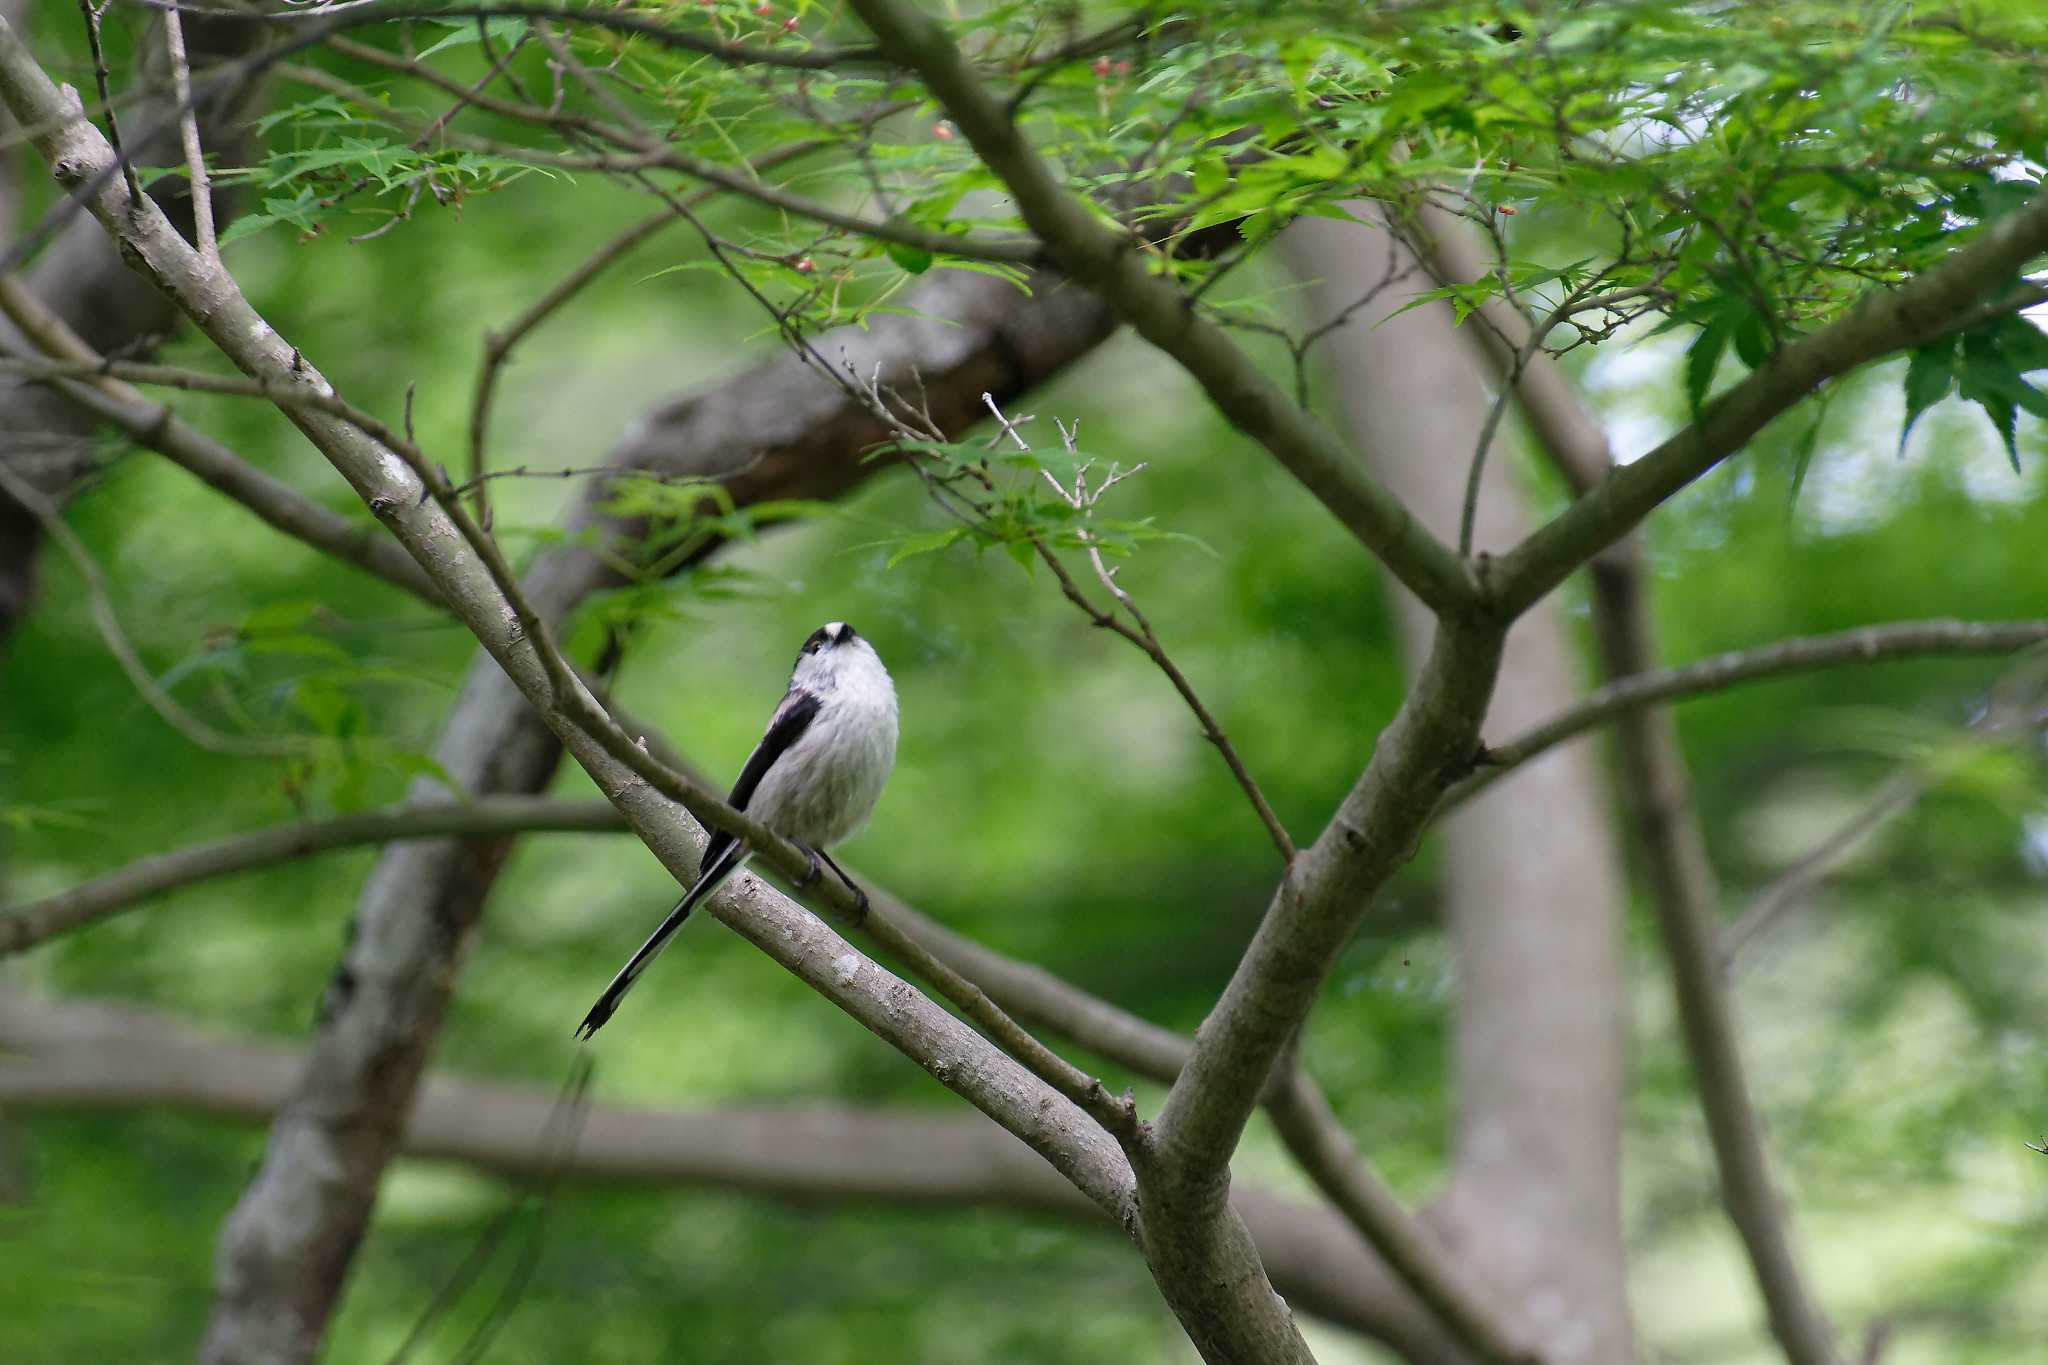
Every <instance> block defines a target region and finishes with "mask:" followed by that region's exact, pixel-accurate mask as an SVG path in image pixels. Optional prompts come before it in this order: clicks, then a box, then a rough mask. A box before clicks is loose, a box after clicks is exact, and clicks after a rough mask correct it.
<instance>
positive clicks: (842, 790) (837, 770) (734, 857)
mask: <svg viewBox="0 0 2048 1365" xmlns="http://www.w3.org/2000/svg"><path fill="white" fill-rule="evenodd" d="M895 762H896V686H895V684H894V683H892V682H890V681H889V670H888V669H886V668H884V667H882V659H881V656H880V655H878V654H876V653H875V647H874V646H873V645H871V644H869V643H868V642H867V641H866V640H864V639H862V638H861V637H860V636H859V635H856V634H855V633H854V629H853V627H852V626H849V625H847V624H846V623H845V622H843V621H833V622H831V623H830V624H828V625H824V626H820V627H819V628H818V629H817V630H814V631H812V632H811V638H810V639H808V640H806V641H804V648H803V652H802V653H801V654H799V655H797V656H796V668H795V670H794V671H793V672H792V673H791V674H790V676H789V692H788V694H787V695H785V696H784V697H783V699H782V704H781V705H780V706H778V707H776V708H775V714H774V715H772V716H770V717H769V718H768V729H767V731H766V733H764V734H763V735H762V736H761V742H760V743H759V744H756V745H755V746H754V752H753V753H752V754H751V755H750V756H749V757H748V759H747V766H746V767H744V768H742V769H741V770H740V776H739V781H737V782H735V783H733V784H732V795H730V796H728V797H727V798H726V801H727V802H728V803H729V804H730V805H732V806H733V807H734V808H735V809H737V810H743V811H745V812H747V813H748V814H749V815H751V816H753V817H754V818H755V819H756V820H759V821H760V822H761V823H762V824H764V825H766V826H768V828H770V829H772V830H774V831H775V832H776V833H777V834H780V835H782V836H783V837H784V838H785V839H789V840H791V841H792V842H794V843H796V844H798V845H800V846H801V847H802V848H803V850H804V852H805V853H807V854H808V855H810V860H811V866H810V871H809V873H808V874H807V875H806V876H805V878H804V880H803V883H802V884H803V885H805V886H808V885H810V884H811V883H812V882H813V881H815V880H817V877H818V860H819V859H820V858H823V859H824V860H825V863H826V865H827V866H829V867H830V868H831V869H832V870H833V871H834V872H836V873H838V874H839V880H841V881H843V882H845V883H846V885H847V888H848V889H849V890H851V891H852V892H853V893H854V895H855V896H857V897H859V899H860V904H861V907H862V908H863V909H865V908H866V906H867V895H866V893H864V892H863V891H862V890H861V889H860V888H859V887H857V886H855V885H854V884H853V879H852V878H851V877H848V876H847V875H846V873H845V872H844V871H843V870H842V869H841V868H840V866H839V864H838V863H835V862H833V861H832V856H831V855H830V854H829V853H827V852H825V849H826V847H827V846H828V845H831V844H836V843H840V842H842V841H843V840H846V839H849V838H851V837H852V836H853V835H854V834H855V833H857V832H858V831H859V830H860V827H861V826H862V825H865V824H866V823H867V821H868V814H869V813H870V812H871V811H873V810H874V808H875V800H876V798H878V797H879V796H881V794H882V784H883V783H884V782H887V781H888V780H889V769H890V768H891V767H893V766H894V765H895ZM752 856H753V850H752V849H750V848H748V847H747V846H746V844H744V843H742V842H740V841H738V840H735V839H734V838H733V836H732V835H730V834H727V833H724V832H723V831H716V832H714V833H713V834H712V836H711V842H710V843H709V844H707V845H705V847H704V861H703V863H702V864H701V865H700V866H699V867H698V869H697V880H696V882H695V883H693V884H692V885H691V887H690V889H689V890H688V891H686V892H684V893H683V898H682V899H681V900H679V901H677V902H676V906H675V909H673V910H671V911H669V912H668V918H667V919H665V920H663V921H662V922H661V927H660V928H659V929H656V930H655V931H654V936H653V937H652V938H650V939H648V940H647V942H645V943H643V944H641V945H640V951H639V952H637V953H635V954H633V960H632V961H630V962H628V963H627V964H626V965H625V966H624V967H622V968H620V970H619V974H618V975H617V976H615V977H613V978H612V984H611V985H609V986H607V987H605V992H604V994H603V995H601V996H599V997H598V1001H597V1003H596V1004H595V1005H592V1006H591V1007H590V1013H589V1014H587V1015H585V1016H584V1017H583V1023H582V1024H581V1025H579V1026H578V1028H577V1030H576V1036H577V1037H579V1038H588V1037H590V1036H591V1035H592V1034H594V1033H596V1032H597V1031H598V1030H599V1029H601V1028H603V1027H604V1024H605V1021H606V1020H607V1019H610V1018H611V1017H612V1012H613V1011H614V1010H616V1009H618V1007H619V1001H620V1000H622V999H624V998H625V995H626V992H627V991H629V990H631V989H633V983H634V982H635V981H636V980H638V979H639V976H640V973H642V972H644V971H646V970H647V964H648V963H650V962H652V961H654V959H655V956H656V955H657V954H659V953H660V952H661V950H662V949H663V948H666V947H667V946H668V943H669V940H670V939H672V938H674V937H675V933H676V930H678V929H680V928H682V925H683V920H684V919H685V918H686V917H687V916H688V915H689V913H690V911H691V910H692V909H694V908H695V907H696V904H697V902H698V901H701V900H703V899H704V898H705V897H706V896H708V895H710V894H711V893H712V892H713V891H716V890H717V889H718V887H719V886H720V884H721V883H723V882H724V881H725V879H726V878H727V877H730V876H731V875H732V874H733V873H735V872H737V871H739V870H740V868H741V867H742V866H744V865H745V864H746V861H747V859H748V858H750V857H752Z"/></svg>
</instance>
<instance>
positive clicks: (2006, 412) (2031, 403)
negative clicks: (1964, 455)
mask: <svg viewBox="0 0 2048 1365" xmlns="http://www.w3.org/2000/svg"><path fill="white" fill-rule="evenodd" d="M1956 387H1957V389H1958V391H1959V392H1960V393H1961V394H1962V396H1963V397H1964V398H1967V399H1969V400H1970V401H1971V402H1973V403H1975V404H1977V405H1978V406H1979V407H1981V408H1983V409H1984V414H1985V416H1987V417H1989V418H1990V419H1991V425H1992V426H1994V427H1996V428H1997V429H1998V435H1999V439H2000V440H2002V441H2004V442H2005V458H2006V459H2007V460H2008V461H2009V462H2010V463H2011V464H2012V472H2013V473H2015V474H2017V473H2019V472H2020V451H2019V443H2018V440H2017V430H2018V426H2019V410H2020V409H2021V408H2025V409H2026V410H2027V411H2028V412H2031V413H2033V414H2034V415H2035V416H2036V417H2048V393H2042V392H2041V391H2040V390H2039V389H2037V388H2035V387H2034V386H2033V385H2031V384H2029V383H2028V382H2027V381H2026V380H2024V379H2022V378H2020V373H2019V371H2018V370H2017V369H2016V368H2015V365H2014V362H2013V360H2012V358H2011V357H2009V356H2008V355H2006V353H2005V352H2004V350H2003V349H2001V348H2000V346H1999V338H1998V334H1997V330H1996V329H1995V328H1982V329H1979V330H1977V331H1973V332H1968V333H1965V334H1964V336H1963V359H1962V368H1961V369H1960V371H1959V372H1958V375H1957V385H1956Z"/></svg>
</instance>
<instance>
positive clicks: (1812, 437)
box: [1785, 398, 1828, 520]
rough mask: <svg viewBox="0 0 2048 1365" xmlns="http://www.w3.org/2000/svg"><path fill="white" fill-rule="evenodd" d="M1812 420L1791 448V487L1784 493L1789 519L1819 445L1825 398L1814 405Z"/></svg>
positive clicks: (1826, 405) (1825, 407)
mask: <svg viewBox="0 0 2048 1365" xmlns="http://www.w3.org/2000/svg"><path fill="white" fill-rule="evenodd" d="M1816 406H1817V410H1816V411H1815V412H1814V414H1813V422H1812V424H1811V425H1810V426H1808V427H1807V428H1806V431H1805V434H1803V435H1802V436H1800V438H1799V444H1798V445H1796V446H1794V447H1793V448H1792V487H1791V488H1790V489H1789V490H1787V492H1786V494H1785V516H1786V518H1787V519H1788V520H1789V519H1790V518H1791V516H1792V512H1793V510H1794V509H1795V508H1797V507H1798V506H1799V490H1800V489H1802V488H1804V487H1806V471H1807V470H1808V469H1810V468H1812V466H1813V452H1814V451H1815V450H1817V449H1818V448H1819V447H1820V427H1821V423H1823V422H1825V421H1827V419H1828V404H1827V399H1826V398H1822V399H1821V401H1820V402H1819V404H1817V405H1816Z"/></svg>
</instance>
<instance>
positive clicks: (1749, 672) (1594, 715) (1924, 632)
mask: <svg viewBox="0 0 2048 1365" xmlns="http://www.w3.org/2000/svg"><path fill="white" fill-rule="evenodd" d="M2044 641H2048V620H2038V621H1955V620H1932V621H1892V622H1887V623H1886V624H1884V625H1877V626H1859V627H1857V628H1856V629H1854V630H1844V631H1838V632H1836V633H1834V634H1831V635H1811V636H1804V637H1800V638H1798V639H1792V640H1779V641H1777V642H1776V643H1774V644H1768V645H1763V646H1761V647H1759V648H1757V649H1745V650H1732V651H1730V652H1728V653H1726V654H1716V655H1714V656H1712V657H1711V658H1706V659H1701V660H1699V661H1698V662H1697V663H1691V664H1686V665H1683V666H1682V667H1679V668H1670V669H1664V670H1662V671H1660V672H1656V673H1638V674H1635V675H1633V676H1630V677H1624V678H1618V679H1616V680H1615V681H1613V682H1611V683H1608V684H1607V685H1606V686H1605V687H1602V688H1600V689H1599V690H1598V691H1596V692H1594V693H1593V694H1592V695H1591V696H1589V697H1587V698H1586V699H1585V700H1584V701H1582V702H1580V703H1579V704H1578V705H1577V706H1574V707H1572V708H1571V709H1570V710H1569V711H1566V712H1565V713H1564V714H1563V715H1561V716H1558V717H1556V718H1555V719H1553V720H1548V721H1545V722H1544V723H1543V724H1541V725H1538V726H1536V727H1535V728H1534V729H1532V730H1530V731H1528V732H1527V733H1525V734H1523V735H1522V736H1521V737H1520V738H1518V739H1516V740H1514V741H1513V742H1512V743H1509V744H1504V745H1501V746H1500V747H1498V748H1492V749H1488V750H1487V751H1486V753H1485V754H1484V755H1482V757H1481V760H1480V761H1481V763H1482V764H1483V765H1484V766H1483V767H1482V769H1481V771H1479V772H1477V773H1475V774H1474V775H1473V776H1471V777H1469V778H1467V779H1465V780H1464V781H1463V782H1460V783H1459V784H1458V785H1457V786H1455V787H1453V788H1451V790H1450V791H1449V792H1447V793H1445V794H1444V800H1443V804H1442V806H1441V808H1440V810H1439V814H1442V813H1443V812H1445V811H1449V810H1450V809H1452V808H1453V807H1455V806H1458V805H1462V804H1463V803H1464V802H1466V801H1468V800H1470V799H1471V798H1472V797H1474V796H1477V795H1478V794H1479V793H1480V792H1482V791H1484V790H1485V789H1486V788H1488V787H1490V786H1492V785H1493V784H1494V783H1495V782H1497V781H1499V780H1500V779H1501V778H1502V777H1504V776H1506V775H1507V774H1508V773H1509V772H1511V771H1513V770H1514V769H1516V768H1518V767H1520V766H1521V765H1522V764H1524V763H1527V762H1529V761H1530V760H1531V759H1533V758H1535V757H1536V756H1537V755H1539V754H1541V753H1543V752H1545V751H1546V750H1548V749H1551V748H1553V747H1555V746H1556V745H1558V744H1562V743H1563V742H1564V741H1566V740H1568V739H1572V738H1574V737H1575V736H1578V735H1581V734H1584V733H1585V732H1586V731H1588V730H1591V729H1593V728H1594V727H1595V726H1598V725H1602V724H1605V723H1606V722H1607V721H1609V720H1611V719H1613V718H1614V717H1616V716H1619V715H1624V714H1626V713H1628V712H1630V711H1633V710H1636V709H1638V708H1640V707H1644V706H1653V705H1655V704H1657V703H1659V702H1666V701H1682V700H1686V699H1688V698H1691V697H1697V696H1702V695H1705V694H1707V693H1710V692H1719V691H1722V690H1723V689H1725V688H1729V687H1733V686H1735V685H1737V684H1739V683H1748V682H1758V681H1762V680H1765V679H1769V678H1777V677H1783V676H1786V675H1788V674H1792V673H1804V672H1810V671H1812V670H1815V669H1822V668H1840V667H1842V666H1844V665H1848V664H1864V663H1876V662H1878V661H1880V660H1892V659H1914V658H1926V657H1933V656H1941V655H1998V654H2012V653H2016V652H2017V651H2019V650H2022V649H2025V648H2027V647H2028V646H2030V645H2037V644H2040V643H2042V642H2044Z"/></svg>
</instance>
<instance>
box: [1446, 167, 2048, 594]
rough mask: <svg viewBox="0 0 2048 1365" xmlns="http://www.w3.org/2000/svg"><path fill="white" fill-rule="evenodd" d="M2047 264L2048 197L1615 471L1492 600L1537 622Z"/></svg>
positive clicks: (1528, 544) (1797, 344)
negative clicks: (1776, 435)
mask: <svg viewBox="0 0 2048 1365" xmlns="http://www.w3.org/2000/svg"><path fill="white" fill-rule="evenodd" d="M2043 252H2048V194H2038V195H2036V196H2035V197H2034V198H2033V199H2031V200H2029V201H2028V202H2027V203H2026V204H2025V205H2024V206H2023V207H2021V208H2019V209H2017V210H2015V211H2014V212H2012V213H2010V214H2008V215H2006V216H2005V217H2003V218H2000V219H1998V220H1997V221H1996V222H1994V223H1992V224H1991V225H1990V226H1989V227H1987V228H1985V229H1984V231H1983V232H1982V234H1981V235H1979V236H1978V237H1977V239H1976V240H1975V241H1973V242H1971V243H1970V244H1969V245H1967V246H1963V247H1958V248H1957V249H1956V250H1955V251H1954V252H1952V253H1950V255H1949V257H1948V258H1947V259H1946V260H1944V261H1943V262H1942V263H1941V264H1940V265H1938V266H1936V267H1934V268H1933V269H1931V270H1929V271H1927V272H1926V273H1925V274H1923V275H1920V276H1918V277H1917V278H1915V279H1912V280H1909V281H1907V282H1906V283H1905V284H1902V285H1900V286H1899V287H1897V288H1896V289H1886V290H1877V291H1873V292H1871V293H1869V294H1867V295H1865V296H1864V298H1863V300H1862V301H1861V302H1860V303H1859V304H1858V305H1857V306H1856V307H1855V308H1854V309H1853V310H1851V311H1850V312H1849V314H1848V315H1847V316H1845V317H1843V318H1841V319H1839V320H1838V321H1836V322H1833V323H1830V324H1828V325H1827V326H1825V327H1823V328H1821V329H1820V330H1819V331H1817V332H1814V333H1812V334H1811V335H1808V336H1804V337H1801V338H1799V339H1798V340H1796V341H1793V342H1791V343H1789V344H1787V345H1786V346H1784V347H1782V348H1781V349H1780V350H1778V351H1777V352H1776V353H1775V354H1774V355H1772V357H1771V358H1770V360H1769V361H1767V362H1766V363H1765V364H1764V366H1763V368H1761V369H1759V370H1756V371H1755V372H1753V373H1752V374H1750V375H1749V376H1748V377H1747V378H1745V379H1743V380H1742V381H1741V382H1740V383H1738V384H1736V385H1735V386H1734V387H1733V388H1731V389H1729V390H1728V391H1727V392H1726V393H1724V394H1722V395H1721V396H1720V397H1718V398H1716V399H1714V400H1713V401H1711V402H1709V403H1708V404H1707V405H1706V408H1705V410H1704V411H1703V412H1701V414H1700V415H1699V417H1698V418H1697V419H1696V420H1694V421H1693V422H1692V423H1691V424H1690V425H1689V426H1687V427H1686V428H1685V429H1684V430H1682V431H1680V432H1678V433H1677V434H1676V435H1674V436H1672V437H1671V438H1670V439H1668V440H1666V441H1665V442H1664V443H1663V444H1662V445H1659V446H1658V447H1657V448H1656V449H1655V450H1653V451H1651V452H1650V453H1649V454H1647V455H1645V456H1643V457H1642V458H1641V459H1639V460H1636V461H1635V462H1633V463H1631V464H1627V465H1623V466H1621V467H1619V468H1617V469H1615V470H1614V471H1613V472H1612V473H1610V474H1609V475H1608V476H1607V478H1606V479H1605V480H1604V481H1603V482H1602V483H1601V484H1600V485H1599V486H1598V487H1596V488H1594V489H1593V490H1592V491H1591V492H1589V493H1587V494H1586V495H1585V496H1583V497H1581V498H1579V499H1578V501H1576V502H1574V503H1573V504H1572V505H1571V506H1570V507H1568V508H1566V509H1565V510H1564V511H1563V512H1561V513H1559V514H1558V515H1557V517H1555V518H1554V519H1553V520H1552V521H1551V522H1550V523H1549V524H1548V525H1546V526H1544V527H1542V528H1540V529H1539V530H1537V531H1536V533H1535V534H1534V535H1531V536H1530V537H1529V538H1528V539H1527V540H1525V541H1523V542H1522V543H1521V544H1520V545H1518V546H1516V547H1515V548H1514V549H1513V550H1511V551H1510V552H1508V553H1507V554H1505V555H1503V556H1501V557H1500V558H1499V559H1498V560H1496V561H1494V563H1493V566H1492V569H1491V572H1490V573H1489V575H1488V576H1487V580H1486V585H1485V586H1486V592H1487V595H1488V597H1489V600H1490V601H1491V602H1492V603H1493V604H1494V605H1495V606H1496V607H1497V608H1498V609H1499V610H1501V611H1503V612H1505V613H1507V614H1509V615H1514V614H1518V613H1520V612H1522V611H1525V610H1527V609H1528V607H1529V605H1530V604H1531V603H1533V602H1535V601H1536V600H1537V599H1538V598H1540V597H1542V596H1543V595H1544V594H1545V593H1547V592H1549V591H1550V590H1551V589H1552V588H1554V587H1556V586H1557V585H1558V584H1559V583H1561V582H1563V581H1564V579H1565V578H1566V577H1567V576H1569V575H1570V574H1571V573H1572V572H1573V571H1574V570H1575V569H1577V568H1578V567H1579V566H1580V565H1582V564H1584V563H1585V562H1586V561H1587V560H1589V559H1591V558H1592V557H1593V556H1594V555H1595V554H1597V553H1598V552H1599V551H1600V550H1602V549H1604V548H1605V547H1606V546H1609V545H1612V544H1613V543H1614V542H1616V541H1617V540H1620V539H1621V538H1622V537H1623V536H1625V535H1627V534H1628V533H1629V531H1630V530H1631V529H1633V528H1634V527H1635V526H1636V524H1637V523H1639V522H1640V521H1642V519H1643V518H1644V517H1646V516H1648V515H1649V514H1650V513H1651V511H1653V510H1654V509H1655V508H1656V507H1657V506H1658V504H1660V503H1662V502H1663V501H1664V500H1665V499H1666V498H1668V497H1670V496H1671V495H1672V494H1673V493H1676V492H1677V491H1678V490H1679V489H1681V488H1683V487H1685V486H1686V485H1687V484H1689V483H1691V482H1692V481H1693V480H1694V479H1697V478H1699V477H1700V476H1701V475H1702V474H1705V473H1706V472H1707V471H1708V470H1710V469H1712V468H1713V467H1714V466H1715V465H1717V464H1719V463H1720V462H1721V461H1722V460H1725V459H1727V458H1728V457H1729V456H1731V455H1733V454H1735V453H1736V452H1737V451H1739V450H1741V449H1742V447H1743V446H1744V445H1745V444H1747V443H1748V441H1749V439H1750V438H1751V437H1752V436H1754V435H1756V434H1757V433H1758V432H1759V431H1761V430H1763V428H1764V427H1765V426H1766V425H1767V424H1768V423H1769V422H1770V421H1771V419H1773V418H1774V417H1776V416H1778V415H1779V414H1780V413H1782V412H1784V411H1785V410H1786V409H1788V408H1790V407H1791V406H1792V405H1793V404H1795V403H1797V402H1798V401H1799V400H1800V399H1801V398H1804V397H1805V396H1806V395H1807V394H1809V393H1812V392H1813V391H1814V390H1815V389H1818V388H1819V387H1821V386H1822V385H1823V384H1825V383H1827V382H1828V381H1829V380H1832V379H1836V378H1839V377H1840V376H1842V375H1845V374H1847V373H1849V371H1851V370H1853V369H1855V368H1857V367H1858V366H1860V365H1863V364H1866V363H1868V362H1869V361H1872V360H1876V359H1879V358H1880V357H1882V356H1887V355H1890V354H1892V353H1893V352H1895V351H1900V350H1904V349H1906V348H1908V347H1911V346H1916V345H1920V344H1922V343H1924V342H1927V341H1930V340H1932V339H1933V338H1935V337H1937V336H1940V335H1942V334H1944V333H1945V332H1948V331H1951V330H1953V329H1954V328H1955V327H1956V326H1958V325H1959V324H1960V323H1961V322H1962V321H1963V319H1964V318H1965V315H1966V314H1967V313H1968V311H1969V310H1970V309H1971V308H1972V307H1973V306H1974V305H1976V304H1977V303H1979V302H1980V301H1981V300H1982V299H1983V298H1984V296H1985V295H1986V294H1989V293H1990V292H1992V291H1993V290H1995V289H1999V288H2001V287H2003V286H2004V285H2006V284H2007V283H2009V282H2010V281H2011V279H2012V278H2013V276H2015V275H2017V274H2018V273H2019V272H2020V271H2021V270H2022V269H2023V268H2024V267H2025V266H2026V265H2027V263H2028V262H2030V261H2032V260H2033V259H2034V258H2035V257H2037V256H2039V255H2041V254H2042V253H2043Z"/></svg>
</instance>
